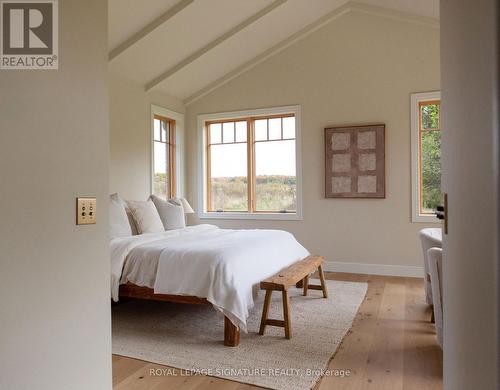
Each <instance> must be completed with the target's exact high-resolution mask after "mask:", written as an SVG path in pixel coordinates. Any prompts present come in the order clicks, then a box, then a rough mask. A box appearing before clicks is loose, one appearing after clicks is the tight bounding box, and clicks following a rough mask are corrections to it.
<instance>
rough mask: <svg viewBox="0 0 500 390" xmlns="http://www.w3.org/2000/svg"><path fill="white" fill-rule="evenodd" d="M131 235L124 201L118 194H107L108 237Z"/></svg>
mask: <svg viewBox="0 0 500 390" xmlns="http://www.w3.org/2000/svg"><path fill="white" fill-rule="evenodd" d="M131 235H132V230H131V228H130V223H129V221H128V218H127V212H126V211H125V203H123V200H122V199H121V198H120V197H119V196H118V194H112V195H110V196H109V236H110V239H113V238H116V237H128V236H131Z"/></svg>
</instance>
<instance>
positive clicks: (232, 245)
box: [111, 224, 309, 346]
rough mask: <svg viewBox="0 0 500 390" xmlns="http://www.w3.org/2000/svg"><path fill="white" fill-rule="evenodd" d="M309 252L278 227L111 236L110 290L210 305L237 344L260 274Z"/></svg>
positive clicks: (207, 228) (205, 227)
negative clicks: (220, 315) (220, 317)
mask: <svg viewBox="0 0 500 390" xmlns="http://www.w3.org/2000/svg"><path fill="white" fill-rule="evenodd" d="M308 255H309V252H308V251H307V250H306V249H305V248H304V247H303V246H302V245H301V244H299V243H298V242H297V240H296V239H295V238H294V236H293V235H292V234H290V233H288V232H285V231H282V230H263V229H257V230H231V229H220V228H218V227H216V226H214V225H206V224H203V225H196V226H189V227H186V228H183V229H176V230H169V231H165V232H161V233H150V234H142V235H136V236H129V237H119V238H115V239H113V240H111V269H112V272H111V274H112V275H111V295H112V298H113V300H114V301H118V300H119V298H120V297H133V298H140V299H154V300H163V301H171V302H180V303H190V304H210V305H212V306H213V307H214V308H215V309H216V310H217V311H219V312H221V313H222V314H223V316H224V326H225V330H224V344H225V345H228V346H236V345H238V342H239V332H240V330H242V331H244V332H247V323H246V320H247V317H248V315H249V310H250V309H251V308H252V307H253V305H254V300H255V298H256V295H257V292H258V284H259V282H260V281H262V280H263V279H265V278H267V277H269V276H271V275H273V274H275V273H277V272H278V271H280V270H281V269H283V268H286V267H287V266H289V265H291V264H293V263H295V262H297V261H299V260H301V259H303V258H305V257H307V256H308Z"/></svg>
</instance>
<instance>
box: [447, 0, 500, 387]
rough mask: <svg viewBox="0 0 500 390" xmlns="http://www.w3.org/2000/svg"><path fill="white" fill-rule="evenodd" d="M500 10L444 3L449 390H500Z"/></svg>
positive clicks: (492, 2) (492, 3)
mask: <svg viewBox="0 0 500 390" xmlns="http://www.w3.org/2000/svg"><path fill="white" fill-rule="evenodd" d="M499 11H500V10H499V3H498V1H496V0H478V1H474V2H471V1H467V0H441V20H442V22H441V25H442V31H441V41H442V47H441V58H442V66H441V72H442V75H443V76H442V77H443V88H442V99H443V106H442V107H443V127H444V134H443V189H444V191H445V192H447V193H448V211H449V234H448V235H447V236H445V240H444V260H443V263H444V264H443V268H444V272H443V274H444V293H443V299H444V305H443V306H444V388H445V389H449V390H462V389H463V390H469V389H498V388H499V386H500V383H499V379H500V378H499V373H500V370H499V368H500V364H499V363H500V362H499V345H500V340H499V336H500V329H499V320H500V313H499V287H498V285H499V252H498V249H499V237H500V230H499V210H500V209H499V201H500V197H499V190H498V183H499V174H500V169H499V168H500V161H499V151H500V145H499V144H500V135H499V130H500V129H499V123H498V122H499V99H498V93H499V78H498V76H499V62H498V58H499V50H500V49H499V38H498V32H499V20H500V19H499Z"/></svg>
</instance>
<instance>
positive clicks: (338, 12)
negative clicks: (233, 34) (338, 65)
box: [183, 1, 439, 106]
mask: <svg viewBox="0 0 500 390" xmlns="http://www.w3.org/2000/svg"><path fill="white" fill-rule="evenodd" d="M349 12H359V13H366V14H370V15H377V16H381V17H386V18H389V19H394V20H400V21H405V22H408V23H414V24H417V25H424V26H426V27H430V28H439V19H435V18H430V17H426V16H418V15H413V14H410V13H407V12H403V11H396V10H391V9H387V8H383V7H378V6H372V5H367V4H364V3H358V2H356V1H348V2H347V3H345V4H344V5H342V6H340V7H338V8H336V9H334V10H333V11H331V12H329V13H328V14H326V15H324V16H322V17H321V18H319V19H317V20H316V21H314V22H312V23H310V24H309V25H307V26H306V27H304V28H302V29H301V30H299V31H298V32H296V33H294V34H292V35H291V36H289V37H288V38H285V39H284V40H282V41H281V42H279V43H278V44H276V45H274V46H273V47H271V48H270V49H267V50H266V51H264V52H263V53H261V54H259V55H258V56H257V57H255V58H252V59H251V60H249V61H247V62H245V63H244V64H243V65H240V66H238V67H237V68H236V69H234V70H232V71H230V72H229V73H227V74H225V75H224V76H222V77H220V78H219V79H217V80H215V81H213V82H211V83H210V84H208V85H207V86H205V87H203V88H201V89H200V90H198V91H196V92H195V93H193V94H191V95H190V96H188V97H187V98H186V99H184V101H183V103H184V105H186V106H189V105H190V104H192V103H194V102H196V101H197V100H199V99H201V98H202V97H204V96H206V95H208V94H209V93H210V92H212V91H215V90H216V89H218V88H220V87H221V86H223V85H224V84H226V83H228V82H230V81H231V80H233V79H235V78H236V77H238V76H240V75H242V74H243V73H246V72H248V71H249V70H250V69H252V68H254V67H255V66H257V65H259V64H260V63H262V62H264V61H265V60H267V59H268V58H270V57H272V56H274V55H276V54H278V53H280V52H281V51H283V50H284V49H286V48H287V47H289V46H291V45H293V44H294V43H296V42H298V41H300V40H301V39H304V38H306V37H307V36H309V35H310V34H312V33H313V32H315V31H317V30H318V29H320V28H321V27H323V26H325V25H327V24H328V23H330V22H332V21H333V20H335V19H337V18H339V17H341V16H343V15H345V14H347V13H349Z"/></svg>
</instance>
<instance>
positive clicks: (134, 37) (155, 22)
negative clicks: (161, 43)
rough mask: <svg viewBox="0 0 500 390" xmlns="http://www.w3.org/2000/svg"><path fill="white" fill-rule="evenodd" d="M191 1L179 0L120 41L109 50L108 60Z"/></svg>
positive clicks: (191, 0)
mask: <svg viewBox="0 0 500 390" xmlns="http://www.w3.org/2000/svg"><path fill="white" fill-rule="evenodd" d="M193 1H194V0H181V1H179V2H178V3H177V4H175V5H174V6H173V7H172V8H170V9H169V10H167V12H165V13H164V14H162V15H160V16H159V17H158V18H156V19H155V20H153V21H152V22H151V23H149V24H148V25H147V26H146V27H144V28H142V29H141V30H140V31H138V32H136V33H135V34H134V35H132V36H131V37H130V38H128V39H127V40H126V41H125V42H123V43H121V44H120V45H118V46H117V47H116V48H114V49H113V50H111V52H110V53H109V61H111V60H113V59H114V58H116V57H118V56H119V55H120V54H122V53H123V52H124V51H125V50H127V49H128V48H129V47H131V46H132V45H134V44H136V43H137V42H139V41H140V40H141V39H142V38H144V37H145V36H146V35H148V34H149V33H151V32H152V31H153V30H155V29H156V28H158V27H160V26H161V25H162V24H164V23H166V22H167V21H168V20H170V19H171V18H173V17H174V16H175V15H177V14H178V13H179V12H181V11H182V10H183V9H184V8H186V7H187V6H188V5H190V4H191V3H192V2H193Z"/></svg>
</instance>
